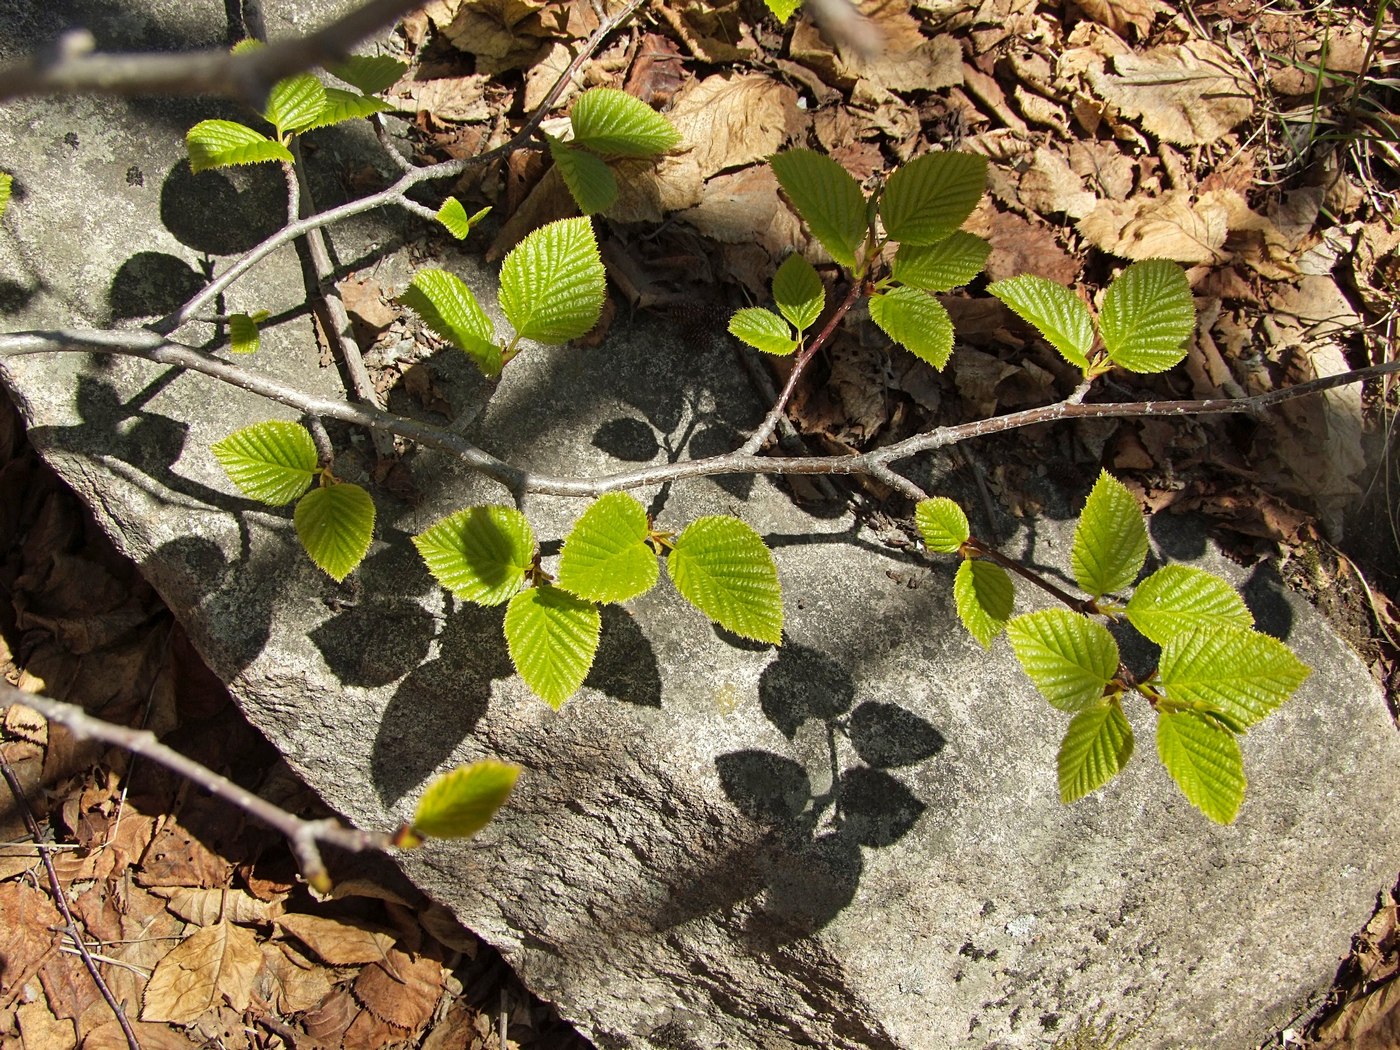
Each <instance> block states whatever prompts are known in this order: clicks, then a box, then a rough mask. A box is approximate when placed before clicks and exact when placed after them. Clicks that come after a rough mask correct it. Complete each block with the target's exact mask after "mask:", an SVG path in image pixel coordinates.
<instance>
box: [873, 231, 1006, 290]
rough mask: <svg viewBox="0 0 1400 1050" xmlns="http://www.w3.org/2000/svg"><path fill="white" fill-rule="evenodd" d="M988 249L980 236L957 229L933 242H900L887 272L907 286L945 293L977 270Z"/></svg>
mask: <svg viewBox="0 0 1400 1050" xmlns="http://www.w3.org/2000/svg"><path fill="white" fill-rule="evenodd" d="M991 251H992V246H991V245H990V244H989V243H987V242H986V241H984V240H983V239H982V238H981V237H976V236H974V235H972V234H970V233H964V232H963V231H962V230H958V231H957V232H955V233H952V234H949V235H948V236H947V237H945V238H944V239H943V240H941V241H937V242H935V243H934V244H901V245H900V246H899V250H898V251H897V252H895V253H894V265H893V267H891V270H890V274H891V276H893V277H894V279H895V280H896V281H899V282H901V283H903V284H907V285H909V286H910V287H911V288H922V289H923V290H924V291H926V292H946V291H948V290H949V289H950V288H957V287H958V286H959V285H964V284H967V282H968V281H970V280H972V279H973V278H974V277H976V276H977V275H978V274H979V273H981V272H982V267H984V266H986V265H987V256H988V255H990V254H991Z"/></svg>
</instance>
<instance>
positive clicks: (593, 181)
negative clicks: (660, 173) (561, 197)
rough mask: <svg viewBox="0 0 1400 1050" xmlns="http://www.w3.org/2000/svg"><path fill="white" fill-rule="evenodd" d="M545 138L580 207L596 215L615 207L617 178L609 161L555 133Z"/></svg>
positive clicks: (587, 213) (586, 212)
mask: <svg viewBox="0 0 1400 1050" xmlns="http://www.w3.org/2000/svg"><path fill="white" fill-rule="evenodd" d="M545 138H546V140H547V141H548V142H549V155H550V156H551V157H553V158H554V163H555V165H556V166H557V167H558V168H559V174H560V175H562V176H563V178H564V185H565V186H567V187H568V188H569V193H570V194H571V195H572V196H573V198H574V201H575V202H576V203H577V204H578V207H579V211H581V212H583V214H585V215H593V214H595V213H597V212H600V211H604V210H605V209H607V208H610V207H612V203H613V201H615V200H617V179H616V178H614V177H613V173H612V169H611V168H609V167H608V164H607V161H605V160H603V158H602V157H600V156H598V154H596V153H589V152H588V151H587V150H583V149H574V148H573V147H571V146H568V145H566V144H564V143H563V142H561V141H559V139H556V138H555V137H554V136H553V135H546V136H545Z"/></svg>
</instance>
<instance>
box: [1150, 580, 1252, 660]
mask: <svg viewBox="0 0 1400 1050" xmlns="http://www.w3.org/2000/svg"><path fill="white" fill-rule="evenodd" d="M1124 611H1125V612H1126V614H1127V617H1128V622H1129V623H1131V624H1132V625H1133V626H1134V627H1136V628H1137V629H1138V631H1139V632H1140V633H1141V634H1142V635H1143V636H1144V637H1146V638H1149V639H1151V640H1152V641H1154V642H1156V643H1157V644H1158V645H1166V644H1167V643H1168V642H1169V641H1171V640H1172V639H1173V638H1175V637H1177V636H1178V635H1181V634H1190V633H1191V632H1193V631H1195V630H1197V629H1198V628H1204V629H1206V630H1213V629H1215V628H1218V627H1227V626H1236V627H1249V626H1251V625H1252V624H1253V623H1254V617H1253V616H1251V615H1250V612H1249V609H1248V608H1246V607H1245V604H1244V599H1243V598H1241V597H1240V596H1239V592H1237V591H1236V590H1235V589H1234V588H1233V587H1231V586H1230V585H1229V584H1228V583H1226V582H1225V581H1224V580H1222V579H1221V578H1220V577H1219V576H1216V575H1214V574H1212V573H1209V572H1206V571H1205V570H1204V569H1197V568H1194V567H1193V566H1189V565H1167V566H1164V567H1163V568H1160V569H1158V570H1157V571H1156V572H1154V573H1153V574H1152V575H1151V576H1149V577H1147V579H1145V580H1143V581H1142V582H1141V583H1140V584H1138V586H1137V589H1136V590H1135V591H1133V596H1132V597H1131V598H1130V599H1128V605H1127V608H1126V609H1125V610H1124Z"/></svg>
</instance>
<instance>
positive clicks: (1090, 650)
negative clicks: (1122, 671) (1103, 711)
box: [1006, 609, 1118, 711]
mask: <svg viewBox="0 0 1400 1050" xmlns="http://www.w3.org/2000/svg"><path fill="white" fill-rule="evenodd" d="M1006 638H1007V640H1008V641H1009V642H1010V643H1011V651H1012V652H1014V653H1015V654H1016V659H1017V661H1019V662H1020V664H1021V668H1022V670H1024V671H1025V672H1026V674H1027V675H1029V676H1030V680H1031V681H1032V682H1034V683H1035V687H1036V688H1037V689H1039V690H1040V692H1041V694H1042V695H1043V696H1044V697H1045V699H1047V700H1049V701H1050V703H1051V704H1053V705H1054V706H1055V707H1058V708H1059V709H1060V710H1061V711H1082V710H1084V709H1085V708H1087V707H1089V706H1090V705H1091V704H1095V703H1097V702H1098V701H1099V700H1101V699H1102V698H1103V695H1104V690H1105V689H1106V688H1107V687H1108V683H1109V682H1111V681H1112V680H1113V676H1114V675H1116V674H1117V673H1118V643H1117V642H1115V641H1114V640H1113V635H1111V634H1109V633H1108V629H1107V628H1106V627H1104V626H1103V625H1102V624H1100V623H1096V622H1095V621H1093V620H1091V619H1089V618H1088V617H1087V616H1081V615H1080V614H1078V613H1072V612H1070V611H1069V610H1068V609H1046V610H1045V611H1043V612H1034V613H1027V614H1026V615H1024V616H1018V617H1016V619H1014V620H1012V621H1011V622H1010V623H1009V624H1007V625H1006Z"/></svg>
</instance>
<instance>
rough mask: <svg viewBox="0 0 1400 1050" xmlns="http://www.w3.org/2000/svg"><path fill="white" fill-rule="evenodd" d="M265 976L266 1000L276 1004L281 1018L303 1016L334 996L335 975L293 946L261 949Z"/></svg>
mask: <svg viewBox="0 0 1400 1050" xmlns="http://www.w3.org/2000/svg"><path fill="white" fill-rule="evenodd" d="M261 948H262V953H263V962H264V964H265V968H264V970H263V973H264V974H265V980H264V988H263V998H264V999H269V1000H272V1001H273V1005H274V1006H276V1008H277V1011H278V1012H279V1013H281V1014H284V1015H285V1014H299V1013H305V1012H306V1011H308V1010H310V1009H312V1008H314V1007H315V1006H317V1005H319V1004H320V1003H321V1001H322V1000H324V999H325V998H326V996H328V995H330V994H331V989H332V988H333V987H334V985H333V984H332V983H331V977H332V976H333V973H332V971H331V970H330V969H328V968H327V967H325V966H321V965H320V964H318V963H315V962H312V961H311V960H310V959H308V958H307V957H306V956H304V955H302V954H301V953H300V952H298V951H297V950H296V949H295V948H293V947H292V946H291V945H290V944H275V943H272V942H270V941H269V942H264V943H263V944H262V945H261Z"/></svg>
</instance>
